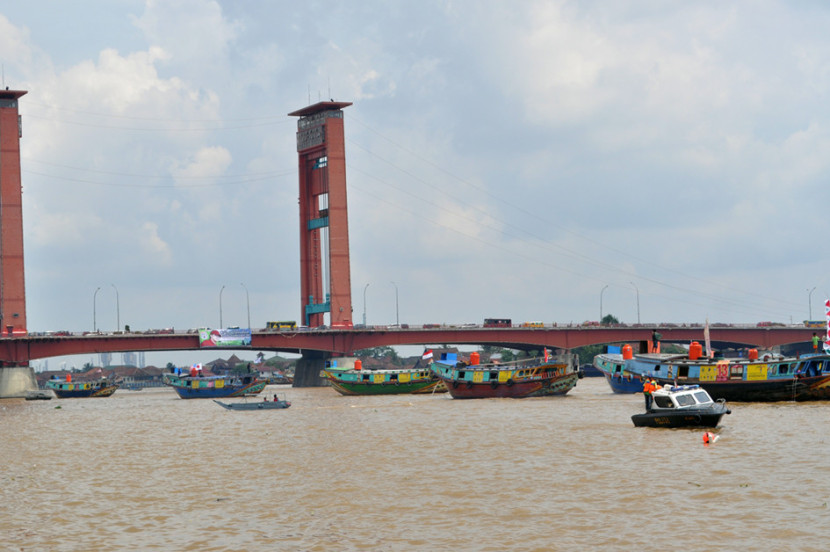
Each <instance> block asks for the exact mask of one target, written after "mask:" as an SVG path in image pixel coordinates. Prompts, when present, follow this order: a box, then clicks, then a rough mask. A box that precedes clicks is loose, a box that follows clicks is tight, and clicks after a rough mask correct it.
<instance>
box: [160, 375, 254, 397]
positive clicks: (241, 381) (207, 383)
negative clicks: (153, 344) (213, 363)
mask: <svg viewBox="0 0 830 552" xmlns="http://www.w3.org/2000/svg"><path fill="white" fill-rule="evenodd" d="M163 382H164V384H165V385H167V386H168V387H172V388H173V389H174V390H175V391H176V393H177V394H178V395H179V397H181V398H182V399H222V398H226V397H244V396H248V395H257V394H259V393H260V392H262V390H263V389H265V386H266V385H267V384H268V382H267V381H265V380H259V379H256V378H254V377H251V376H245V377H242V378H237V377H231V378H223V377H211V378H200V377H189V376H187V377H184V376H176V375H173V374H165V375H164V378H163Z"/></svg>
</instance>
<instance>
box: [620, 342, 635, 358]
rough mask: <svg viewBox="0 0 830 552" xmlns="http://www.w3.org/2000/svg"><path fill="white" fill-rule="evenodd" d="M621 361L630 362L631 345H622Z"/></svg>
mask: <svg viewBox="0 0 830 552" xmlns="http://www.w3.org/2000/svg"><path fill="white" fill-rule="evenodd" d="M622 351H623V360H630V359H632V358H634V350H633V349H632V348H631V345H629V344H628V343H626V344H625V345H623V349H622Z"/></svg>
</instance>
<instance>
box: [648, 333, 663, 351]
mask: <svg viewBox="0 0 830 552" xmlns="http://www.w3.org/2000/svg"><path fill="white" fill-rule="evenodd" d="M662 337H663V336H662V335H660V333H658V331H657V330H656V329H655V330H653V331H652V332H651V352H652V353H659V352H660V338H662Z"/></svg>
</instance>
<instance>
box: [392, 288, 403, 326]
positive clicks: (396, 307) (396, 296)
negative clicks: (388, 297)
mask: <svg viewBox="0 0 830 552" xmlns="http://www.w3.org/2000/svg"><path fill="white" fill-rule="evenodd" d="M392 285H393V286H395V324H396V325H397V326H398V327H399V328H400V327H401V317H400V314H399V313H398V284H396V283H395V282H392Z"/></svg>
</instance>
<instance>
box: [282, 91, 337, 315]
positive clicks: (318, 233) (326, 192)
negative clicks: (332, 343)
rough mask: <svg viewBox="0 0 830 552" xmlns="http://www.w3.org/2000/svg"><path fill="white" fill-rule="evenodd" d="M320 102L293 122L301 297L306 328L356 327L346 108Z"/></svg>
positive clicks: (300, 113)
mask: <svg viewBox="0 0 830 552" xmlns="http://www.w3.org/2000/svg"><path fill="white" fill-rule="evenodd" d="M350 105H352V104H351V102H335V101H329V102H318V103H316V104H314V105H310V106H308V107H305V108H303V109H300V110H298V111H294V112H293V113H289V116H292V117H299V120H298V121H297V152H298V155H299V169H300V170H299V172H300V276H301V281H300V286H301V287H300V290H301V291H300V293H301V303H302V311H301V316H302V320H303V322H302V323H303V324H305V325H306V326H310V327H319V326H322V325H324V324H326V320H325V314H326V313H329V317H330V320H329V324H330V325H331V327H333V328H338V327H340V328H348V327H351V326H352V284H351V274H350V266H349V217H348V207H347V203H346V145H345V138H344V134H343V111H342V109H343V108H344V107H348V106H350Z"/></svg>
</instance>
